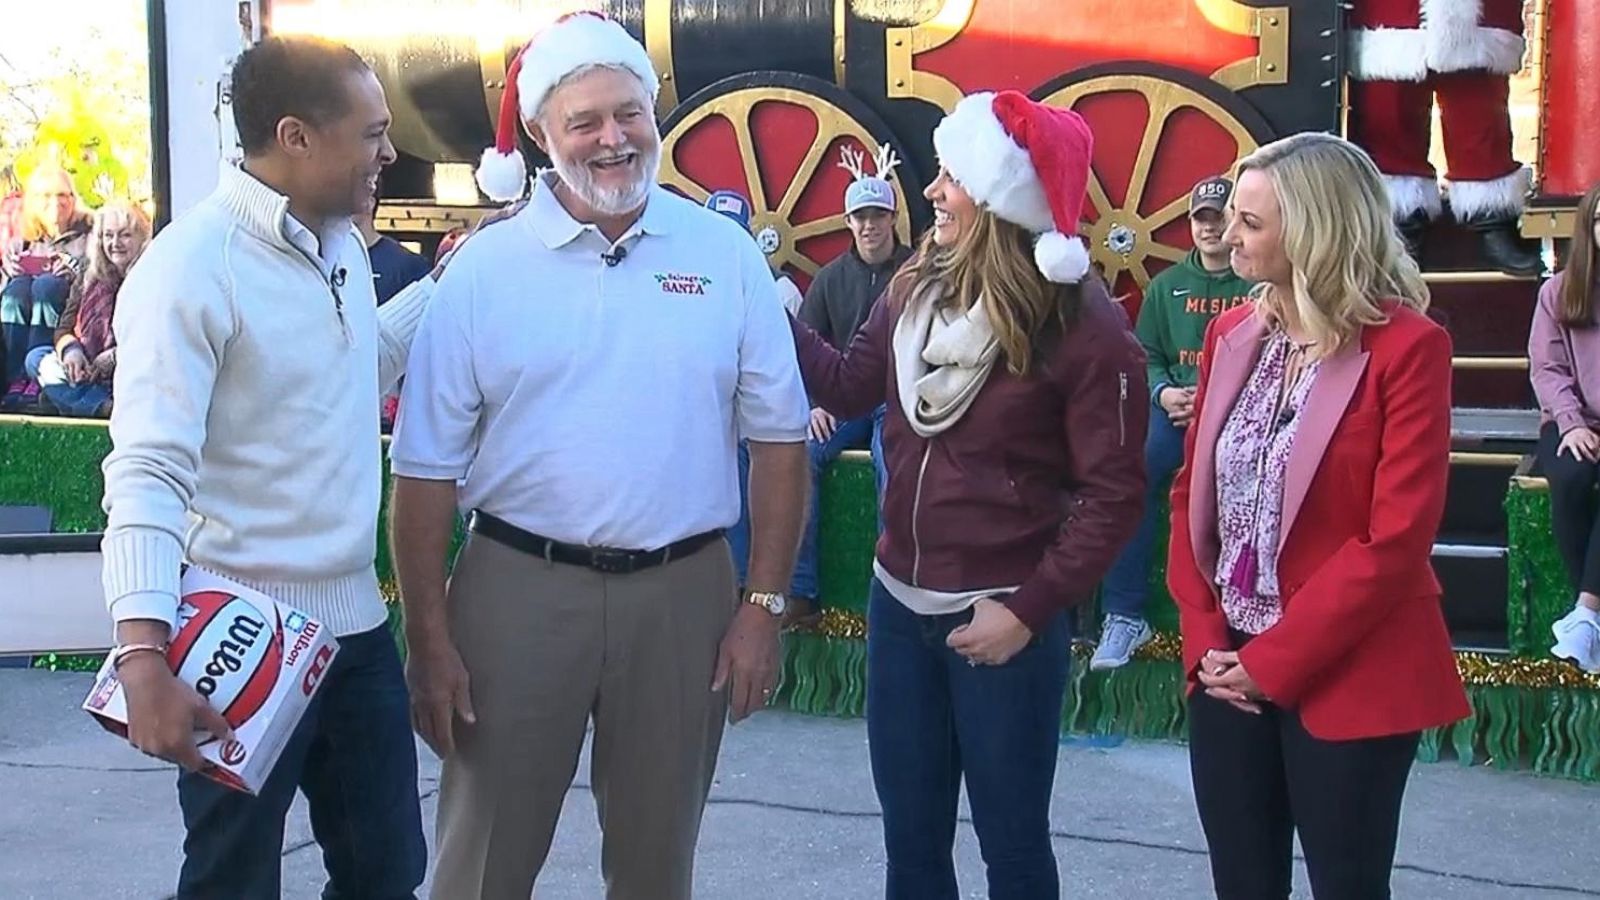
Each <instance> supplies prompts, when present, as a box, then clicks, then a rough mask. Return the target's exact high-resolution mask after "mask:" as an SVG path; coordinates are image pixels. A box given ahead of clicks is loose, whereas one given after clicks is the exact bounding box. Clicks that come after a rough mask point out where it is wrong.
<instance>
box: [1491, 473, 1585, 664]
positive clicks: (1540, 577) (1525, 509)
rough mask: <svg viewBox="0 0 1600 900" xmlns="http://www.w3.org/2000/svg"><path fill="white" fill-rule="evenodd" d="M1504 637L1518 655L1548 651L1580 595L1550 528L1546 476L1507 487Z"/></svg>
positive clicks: (1513, 481) (1519, 480) (1517, 480)
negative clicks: (1558, 622)
mask: <svg viewBox="0 0 1600 900" xmlns="http://www.w3.org/2000/svg"><path fill="white" fill-rule="evenodd" d="M1505 511H1506V535H1507V540H1506V543H1507V544H1508V545H1509V552H1508V555H1507V557H1506V566H1507V569H1508V572H1507V575H1508V578H1507V583H1508V585H1509V589H1508V590H1507V592H1506V593H1507V596H1506V625H1507V628H1506V638H1507V642H1508V644H1509V646H1510V648H1511V652H1512V653H1514V654H1516V655H1518V656H1527V657H1534V658H1542V657H1545V656H1547V655H1548V654H1549V652H1550V642H1551V637H1550V626H1551V625H1552V624H1553V623H1554V622H1555V621H1556V620H1557V619H1559V618H1561V617H1562V616H1564V615H1566V614H1567V612H1568V611H1570V610H1571V609H1572V600H1573V597H1574V596H1576V594H1575V591H1574V589H1573V585H1572V581H1571V580H1570V579H1569V578H1568V577H1567V569H1566V566H1565V565H1564V564H1563V563H1562V562H1561V554H1560V552H1559V551H1557V550H1556V541H1555V535H1554V533H1552V532H1551V530H1550V490H1549V488H1548V487H1547V486H1546V485H1545V483H1544V479H1542V478H1513V479H1511V484H1510V486H1509V487H1508V488H1507V489H1506V500H1505Z"/></svg>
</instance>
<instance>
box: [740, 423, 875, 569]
mask: <svg viewBox="0 0 1600 900" xmlns="http://www.w3.org/2000/svg"><path fill="white" fill-rule="evenodd" d="M875 415H876V414H875ZM872 435H873V417H872V416H864V417H862V418H859V419H846V420H844V421H842V422H840V423H839V424H838V427H837V428H835V429H834V431H833V436H832V437H830V438H828V439H827V440H826V441H822V442H818V441H814V440H809V439H808V440H807V441H806V450H807V451H809V453H810V455H811V509H810V511H809V512H807V513H806V527H805V531H804V532H803V533H802V535H801V539H800V552H799V555H797V556H796V557H795V561H794V576H793V577H792V578H791V579H790V581H789V596H791V597H805V598H808V599H816V597H817V592H818V590H819V589H820V585H819V584H818V582H817V532H818V529H819V525H820V524H821V518H822V492H821V490H820V488H821V485H822V473H823V472H825V471H827V469H828V466H829V465H830V464H832V463H833V461H834V460H836V459H838V458H839V454H841V453H843V452H844V451H846V450H850V449H852V448H859V447H863V446H866V445H868V444H869V443H870V442H871V441H872ZM873 464H874V466H875V468H876V469H877V473H878V483H879V485H880V491H879V494H880V496H881V495H882V490H881V485H882V483H883V480H884V476H883V465H882V463H881V462H880V460H879V458H878V456H876V455H875V456H874V457H873ZM749 492H750V448H749V447H748V446H746V445H745V444H743V443H741V444H740V445H739V522H738V524H737V525H734V526H733V528H731V529H729V530H728V544H729V546H730V547H732V549H733V564H734V567H735V569H736V570H737V572H738V575H739V584H740V585H741V586H742V585H744V584H745V583H746V582H747V581H748V580H749V574H750V497H749ZM880 525H881V520H880Z"/></svg>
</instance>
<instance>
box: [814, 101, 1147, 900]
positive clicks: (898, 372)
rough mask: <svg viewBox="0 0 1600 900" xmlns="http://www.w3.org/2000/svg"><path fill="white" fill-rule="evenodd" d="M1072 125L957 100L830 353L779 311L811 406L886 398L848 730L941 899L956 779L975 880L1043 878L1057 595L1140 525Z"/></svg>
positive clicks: (915, 894) (1004, 885)
mask: <svg viewBox="0 0 1600 900" xmlns="http://www.w3.org/2000/svg"><path fill="white" fill-rule="evenodd" d="M1091 140H1092V139H1091V137H1090V135H1089V132H1088V129H1087V126H1085V125H1084V124H1083V121H1082V119H1080V118H1078V116H1077V115H1076V114H1074V113H1071V112H1067V111H1065V110H1058V109H1053V108H1050V107H1045V106H1041V105H1039V104H1036V103H1034V102H1032V101H1030V100H1028V99H1027V98H1026V97H1023V96H1022V95H1020V94H1016V93H1014V92H1003V93H1001V94H998V95H995V94H976V95H973V96H971V97H968V98H966V99H964V100H963V101H962V102H961V103H960V104H958V105H957V107H956V109H955V110H954V111H953V112H952V113H951V114H950V116H948V117H947V118H946V119H945V120H944V122H943V123H941V124H940V126H939V128H938V130H936V131H935V132H934V145H935V147H936V149H937V150H938V152H939V155H940V158H941V162H942V168H941V171H940V174H939V177H938V179H937V180H935V181H934V183H933V184H932V185H930V186H929V187H928V189H927V191H926V192H925V194H926V196H927V197H928V199H929V200H931V201H932V202H933V205H934V225H933V228H932V230H931V231H930V233H929V234H928V235H927V236H926V237H925V238H924V239H923V241H922V244H921V247H920V248H919V250H918V252H917V254H916V256H914V257H913V258H912V259H911V260H910V261H909V262H908V263H907V264H906V266H905V268H903V269H902V270H901V271H900V273H899V274H898V275H896V276H895V278H894V279H893V281H892V282H891V283H890V285H889V288H888V290H887V292H886V294H885V296H884V297H883V298H882V300H881V302H879V303H877V304H876V306H875V307H874V309H873V311H872V313H871V315H870V316H869V317H868V320H867V322H866V323H865V324H864V325H863V326H862V328H861V330H860V331H859V332H858V333H857V334H856V336H855V338H854V340H853V341H852V342H851V344H850V347H849V349H848V350H847V351H846V352H845V353H843V354H840V353H839V352H837V351H836V350H834V349H833V348H832V347H831V346H830V345H829V344H828V343H827V342H826V341H824V340H822V339H821V338H820V337H819V336H817V335H816V334H814V333H813V332H811V330H810V329H808V328H806V327H805V326H804V325H803V324H801V323H799V322H795V323H794V328H795V335H796V343H797V348H798V353H799V357H800V366H801V370H802V372H803V373H804V375H805V380H806V386H807V388H808V389H809V391H810V393H811V396H812V398H813V399H814V400H815V401H817V402H819V403H820V404H821V405H822V406H823V407H824V408H826V409H827V410H828V411H829V412H830V413H833V414H834V415H836V416H839V417H841V418H851V417H856V416H861V415H865V414H866V413H868V412H870V411H872V410H873V409H874V408H875V407H877V406H878V405H879V404H881V403H884V402H885V401H887V402H888V413H887V417H886V419H885V422H884V445H885V447H884V450H885V456H886V458H887V467H888V470H889V483H888V488H887V491H886V494H885V497H884V528H883V533H882V536H881V537H880V539H879V542H878V547H877V558H876V562H875V564H874V571H875V574H876V576H877V577H876V578H875V580H874V582H873V585H872V592H871V599H870V601H869V608H868V627H867V670H868V674H867V726H868V737H869V741H870V748H871V757H872V771H873V781H874V784H875V785H876V787H877V792H878V797H879V800H880V801H881V803H882V805H883V810H884V837H885V843H886V849H887V851H888V862H889V868H888V885H887V894H888V896H889V897H892V898H899V897H905V898H917V900H938V898H954V897H955V896H956V880H955V873H954V867H953V863H952V860H951V854H950V851H951V841H952V839H953V836H954V832H955V823H956V802H957V796H958V794H959V791H960V785H961V782H962V779H963V778H965V781H966V786H967V795H968V798H969V801H970V803H971V807H972V813H973V823H974V826H975V828H976V830H977V833H978V839H979V842H980V844H981V845H982V849H983V856H984V859H985V860H986V861H987V864H988V865H987V868H988V881H989V895H990V896H991V897H994V898H1008V897H1014V898H1040V897H1055V896H1057V894H1058V891H1059V887H1058V880H1057V874H1056V868H1055V856H1054V853H1053V850H1052V848H1051V844H1050V834H1049V805H1050V794H1051V786H1052V782H1053V780H1054V777H1055V761H1056V748H1057V738H1058V732H1059V727H1060V726H1059V722H1060V714H1061V704H1062V699H1063V691H1064V689H1065V683H1066V677H1067V668H1068V650H1069V646H1068V643H1069V638H1068V630H1067V622H1066V617H1065V616H1063V615H1062V612H1063V610H1065V609H1067V608H1068V607H1070V606H1072V605H1073V604H1075V603H1077V602H1079V601H1080V600H1083V599H1084V598H1086V597H1088V596H1089V595H1090V593H1091V592H1092V591H1093V589H1094V586H1095V585H1096V583H1097V582H1099V580H1100V578H1101V576H1102V575H1103V574H1104V573H1105V571H1106V569H1107V568H1109V567H1110V565H1111V562H1112V560H1113V559H1114V558H1115V556H1116V554H1117V553H1118V551H1119V550H1120V549H1121V547H1122V545H1123V543H1124V542H1126V540H1127V539H1128V538H1129V536H1131V535H1132V533H1133V530H1134V528H1135V526H1136V525H1137V522H1138V518H1139V514H1140V509H1141V506H1142V503H1143V492H1144V461H1143V460H1144V457H1143V453H1142V451H1141V450H1140V449H1139V448H1141V447H1142V446H1143V440H1144V431H1145V417H1146V412H1147V409H1148V406H1149V404H1148V403H1147V402H1145V401H1144V398H1145V397H1146V396H1147V395H1146V389H1145V384H1144V354H1143V352H1142V351H1141V350H1140V348H1139V345H1138V343H1137V341H1135V340H1134V339H1133V338H1132V336H1131V335H1130V334H1129V332H1128V331H1127V329H1126V328H1125V327H1124V325H1123V320H1122V318H1121V317H1120V315H1119V314H1118V312H1117V310H1116V308H1115V307H1114V305H1113V304H1112V303H1111V301H1110V299H1109V298H1108V297H1107V296H1106V293H1105V290H1104V288H1103V287H1101V286H1100V285H1099V284H1098V283H1097V282H1094V281H1092V280H1091V281H1088V282H1085V283H1082V284H1080V283H1079V279H1081V278H1082V276H1083V274H1084V271H1085V270H1086V269H1087V267H1088V259H1087V255H1086V253H1085V251H1084V248H1083V245H1082V244H1081V243H1080V242H1079V240H1078V239H1077V238H1076V237H1075V236H1072V235H1071V234H1070V232H1071V231H1072V230H1073V228H1074V227H1075V226H1076V223H1077V222H1078V212H1079V209H1080V208H1081V206H1082V203H1083V197H1084V192H1085V186H1086V182H1087V166H1088V158H1089V152H1090V145H1091ZM1063 232H1067V233H1065V234H1064V233H1063Z"/></svg>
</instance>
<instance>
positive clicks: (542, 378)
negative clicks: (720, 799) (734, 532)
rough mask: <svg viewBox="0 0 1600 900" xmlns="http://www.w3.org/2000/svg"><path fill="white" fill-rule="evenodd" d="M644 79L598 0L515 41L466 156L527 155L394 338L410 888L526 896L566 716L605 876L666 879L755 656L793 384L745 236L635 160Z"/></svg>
mask: <svg viewBox="0 0 1600 900" xmlns="http://www.w3.org/2000/svg"><path fill="white" fill-rule="evenodd" d="M656 88H657V82H656V76H655V73H654V71H653V69H652V68H651V65H650V60H649V58H648V57H647V56H646V54H645V51H644V48H643V47H641V46H640V45H639V44H638V43H637V42H636V41H634V40H633V39H632V38H631V37H629V36H628V34H627V32H625V31H624V30H623V29H622V28H621V26H619V25H617V24H616V23H614V22H612V21H610V20H609V19H606V18H604V17H602V16H599V15H596V14H592V13H578V14H574V15H570V16H567V17H564V18H563V19H560V20H558V21H557V22H556V23H555V24H554V25H552V26H551V27H550V28H549V29H547V30H546V31H544V32H543V33H541V34H540V35H539V36H538V37H536V38H534V40H533V41H532V42H530V44H529V45H528V46H527V47H526V48H524V50H523V52H522V54H521V55H520V56H519V57H518V58H517V60H516V61H515V62H514V63H513V65H512V67H511V70H510V71H509V72H508V83H507V90H506V94H505V103H504V105H503V106H502V109H501V116H500V123H499V129H498V134H497V139H496V147H495V148H494V149H492V150H490V151H489V152H487V153H485V158H484V165H483V167H482V168H480V170H479V181H480V184H482V185H483V186H484V189H485V191H486V192H487V193H489V194H490V195H491V196H493V197H495V198H496V199H511V198H513V197H515V196H516V195H518V194H520V193H521V192H522V189H523V188H524V187H525V186H526V182H527V178H526V175H525V171H526V170H525V169H524V168H523V165H522V162H521V158H520V155H518V154H517V153H516V151H515V143H516V141H515V138H516V131H515V129H516V127H517V124H518V123H519V122H521V123H522V124H523V125H525V126H526V127H527V129H528V131H529V133H530V134H531V136H532V137H533V140H534V141H535V142H536V143H537V144H538V145H539V147H540V148H541V149H543V150H544V151H545V152H546V153H548V155H549V156H550V158H551V160H552V162H553V163H554V166H555V171H554V172H541V173H540V174H539V175H538V176H537V177H536V178H535V179H534V184H533V195H532V197H531V199H530V200H529V202H528V204H527V206H526V207H525V208H524V209H522V210H521V211H520V212H519V213H517V214H516V215H515V216H513V217H512V218H510V219H508V220H507V221H506V222H505V223H504V224H502V225H501V226H500V227H497V228H493V229H489V230H486V231H484V232H482V233H480V234H479V235H478V237H476V238H475V239H474V240H473V241H472V242H471V243H469V244H466V245H465V246H464V247H463V248H462V249H461V251H460V252H459V253H458V254H457V255H456V257H455V258H454V259H453V260H452V262H451V266H450V268H449V270H448V272H447V273H446V274H445V276H444V278H443V279H442V280H441V281H440V283H439V285H438V288H437V289H436V292H435V295H434V300H433V305H432V307H431V308H430V310H429V312H428V315H427V317H426V318H425V320H424V321H423V324H422V327H421V329H420V330H419V332H418V334H417V337H416V342H415V344H414V345H413V349H412V354H411V366H410V369H409V370H408V373H407V379H406V386H405V398H404V402H403V403H402V404H401V413H400V421H399V423H398V425H397V427H396V431H395V440H394V446H393V451H392V461H393V467H394V472H395V474H396V476H397V483H396V487H395V497H394V523H395V525H394V550H395V559H396V561H397V564H398V567H399V575H400V589H401V595H402V598H403V600H404V604H405V620H406V640H407V646H408V649H409V658H408V661H407V679H408V681H409V683H410V686H411V692H412V720H413V724H414V725H415V727H416V729H417V731H418V732H419V733H420V734H421V735H422V737H423V739H424V740H426V741H427V742H428V744H429V745H430V746H431V747H433V749H434V750H435V751H436V752H438V753H439V755H440V756H441V757H443V758H444V775H443V781H442V784H441V788H440V799H439V815H438V847H439V858H438V862H437V868H436V872H435V876H434V885H433V896H434V897H438V898H452V900H454V898H462V897H481V898H517V900H526V898H527V897H528V895H529V893H530V891H531V890H532V888H533V884H534V880H535V878H536V877H537V875H538V873H539V869H540V867H541V866H542V865H543V863H544V859H545V856H546V853H547V852H548V850H549V847H550V840H551V836H552V834H553V832H554V830H555V826H556V821H557V819H558V818H559V815H560V811H561V804H562V800H563V798H564V797H565V795H566V793H567V791H568V789H569V788H570V786H571V784H572V779H573V774H574V772H575V770H576V768H577V763H578V755H579V751H580V749H581V747H582V745H583V741H584V734H585V731H586V728H587V727H588V725H589V723H590V722H591V720H592V722H593V725H594V744H593V759H592V766H591V773H590V779H591V784H592V785H593V793H594V798H595V804H596V806H597V807H598V811H599V817H600V825H601V829H602V831H603V833H604V838H603V846H602V854H601V869H602V872H603V874H604V877H605V882H606V886H607V895H608V896H609V897H612V898H636V897H650V898H664V900H666V898H687V897H689V895H690V890H691V887H692V883H693V862H694V849H695V844H696V841H697V839H698V836H699V828H700V818H701V813H702V811H703V809H704V806H705V799H706V793H707V791H708V790H709V788H710V785H711V778H712V773H713V771H714V768H715V765H716V757H717V750H718V746H719V744H720V741H721V736H722V729H723V723H724V720H725V719H732V720H734V721H738V720H739V719H741V718H743V717H744V716H746V715H748V714H749V713H751V712H752V711H754V710H756V709H758V708H760V707H761V706H762V705H763V704H764V702H765V701H766V699H767V698H768V696H769V695H770V693H771V691H772V689H773V686H774V683H775V681H776V675H777V667H778V624H779V619H780V617H781V615H782V613H783V611H784V597H783V594H782V593H781V592H782V590H783V588H784V586H785V585H787V584H788V582H789V575H790V569H791V568H792V567H793V564H794V556H795V548H796V545H797V544H798V542H799V534H800V528H801V523H802V518H803V516H804V510H805V499H806V491H807V488H808V482H809V476H808V469H807V459H806V450H805V443H804V441H805V437H806V425H807V405H806V396H805V391H804V389H803V387H802V386H801V382H800V376H799V371H798V367H797V365H796V362H795V351H794V344H793V340H792V338H791V336H790V332H789V328H788V323H787V321H786V319H785V316H784V313H783V308H782V306H781V305H780V304H779V303H778V300H777V297H776V296H775V288H774V286H773V281H772V277H771V275H770V274H769V273H768V271H767V265H766V261H765V260H764V259H762V256H761V252H760V251H759V250H758V249H757V248H756V246H755V244H754V243H753V242H752V241H751V240H750V237H749V235H747V234H745V233H744V232H743V231H741V230H740V229H739V226H738V225H737V224H735V223H734V222H732V221H729V220H728V219H726V218H724V217H723V216H720V215H718V214H716V213H714V212H711V211H709V210H706V209H703V208H701V207H700V206H698V205H696V204H693V203H691V202H689V201H687V200H684V199H683V198H681V197H678V196H676V195H674V194H671V193H669V192H668V191H666V190H664V189H662V188H660V187H659V186H657V185H656V183H655V182H656V175H657V167H658V164H659V161H660V154H661V147H660V140H659V137H658V136H657V133H656V124H655V121H654V116H653V114H652V109H653V107H654V101H655V95H656ZM741 438H742V439H745V440H748V441H749V445H750V455H751V475H750V497H751V507H752V514H753V518H754V540H753V544H754V547H753V550H752V553H751V560H750V576H749V583H748V585H747V591H746V593H745V594H744V596H743V597H741V596H739V594H738V593H737V589H736V587H735V578H734V573H733V566H732V562H731V559H730V555H729V552H728V548H727V544H726V542H725V540H724V539H723V536H722V533H723V529H725V528H727V527H728V526H730V525H732V524H733V523H734V522H735V521H736V520H737V518H738V516H739V488H738V484H737V478H736V471H737V469H736V464H735V448H736V446H737V444H738V441H739V440H740V439H741ZM458 510H459V511H460V512H462V513H464V514H465V515H466V516H467V521H468V530H469V538H468V541H467V544H466V546H465V547H464V549H463V550H462V551H461V554H460V557H459V558H458V559H457V561H456V564H455V568H454V573H453V575H452V576H451V578H450V580H449V582H448V586H447V583H446V578H445V571H446V555H447V553H448V550H449V546H450V539H451V532H452V522H453V519H454V516H455V514H456V512H457V511H458Z"/></svg>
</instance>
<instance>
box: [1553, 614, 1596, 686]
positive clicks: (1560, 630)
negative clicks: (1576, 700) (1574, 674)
mask: <svg viewBox="0 0 1600 900" xmlns="http://www.w3.org/2000/svg"><path fill="white" fill-rule="evenodd" d="M1550 631H1551V632H1552V633H1554V634H1555V636H1556V643H1555V646H1554V647H1551V648H1550V652H1551V653H1552V654H1554V655H1555V657H1556V658H1557V659H1566V660H1571V661H1572V662H1573V663H1574V664H1575V665H1577V667H1578V668H1580V669H1582V670H1584V671H1585V672H1588V673H1589V674H1590V675H1600V613H1597V612H1595V611H1594V610H1592V609H1590V608H1589V607H1587V606H1584V605H1583V604H1581V603H1580V604H1578V605H1577V606H1575V607H1573V610H1572V612H1569V613H1567V614H1566V615H1564V616H1562V617H1561V618H1559V619H1557V620H1556V623H1555V624H1554V625H1552V626H1550Z"/></svg>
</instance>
